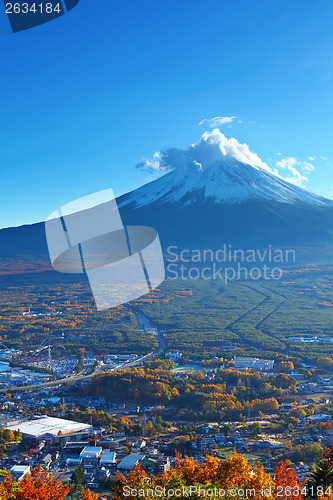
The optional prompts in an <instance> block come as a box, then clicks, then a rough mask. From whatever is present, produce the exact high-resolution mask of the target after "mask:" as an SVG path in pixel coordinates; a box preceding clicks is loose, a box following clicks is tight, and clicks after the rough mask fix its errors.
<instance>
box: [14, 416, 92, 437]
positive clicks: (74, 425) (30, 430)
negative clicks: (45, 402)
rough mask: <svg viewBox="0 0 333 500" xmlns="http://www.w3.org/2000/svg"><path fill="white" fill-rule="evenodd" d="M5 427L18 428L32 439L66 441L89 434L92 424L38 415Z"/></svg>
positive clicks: (16, 429) (23, 434)
mask: <svg viewBox="0 0 333 500" xmlns="http://www.w3.org/2000/svg"><path fill="white" fill-rule="evenodd" d="M6 428H7V429H10V430H12V431H13V432H14V431H18V430H20V431H21V433H22V436H23V437H25V438H32V439H53V438H54V439H56V440H59V441H60V440H63V441H67V440H69V439H73V436H75V437H76V439H77V440H79V439H81V438H82V437H83V436H84V435H85V434H89V433H90V432H91V430H92V426H91V425H88V424H82V423H80V422H73V421H72V420H65V419H62V418H54V417H48V416H44V417H39V418H36V419H34V420H27V421H22V422H16V423H15V424H12V425H8V426H6Z"/></svg>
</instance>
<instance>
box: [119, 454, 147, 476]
mask: <svg viewBox="0 0 333 500" xmlns="http://www.w3.org/2000/svg"><path fill="white" fill-rule="evenodd" d="M144 458H145V456H144V455H139V454H136V453H135V454H134V453H132V454H131V455H128V456H127V457H125V458H124V459H123V460H122V461H121V462H120V463H119V464H118V469H119V470H123V471H127V472H128V471H130V470H131V469H134V467H135V466H136V465H137V464H138V463H139V462H140V461H141V460H143V459H144Z"/></svg>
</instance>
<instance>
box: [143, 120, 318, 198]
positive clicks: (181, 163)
mask: <svg viewBox="0 0 333 500" xmlns="http://www.w3.org/2000/svg"><path fill="white" fill-rule="evenodd" d="M279 157H280V159H279V161H277V162H276V163H275V166H276V168H271V167H270V166H269V165H267V163H265V162H264V161H262V160H261V158H259V156H258V155H257V154H256V153H253V152H252V151H251V150H250V148H249V146H248V145H247V144H246V143H244V144H241V143H240V142H238V141H237V139H235V138H234V137H231V138H230V139H228V138H227V137H226V136H225V135H224V134H223V133H222V132H221V131H220V130H219V129H218V128H215V129H213V130H211V131H209V132H205V133H204V134H203V135H202V136H201V137H200V139H199V141H198V142H197V143H195V144H192V145H191V146H189V147H188V148H186V149H178V148H170V149H167V150H165V151H158V152H156V153H155V154H154V156H153V158H152V159H151V160H148V159H147V160H145V161H143V162H142V163H140V164H139V165H137V167H138V168H141V169H143V170H148V171H150V172H166V171H169V170H179V171H182V172H184V173H186V172H188V173H190V172H197V171H204V170H206V168H208V167H209V166H210V165H212V164H213V163H217V162H226V161H228V160H236V161H238V162H240V163H245V164H248V165H251V166H252V167H254V168H256V169H261V170H265V171H267V172H270V173H272V174H274V175H277V176H278V177H280V178H282V179H284V180H286V181H288V182H291V183H292V184H295V185H296V186H299V187H303V188H304V187H305V186H304V184H305V183H306V182H307V181H308V176H309V174H310V173H311V172H312V171H313V170H314V166H313V164H312V163H310V162H309V161H308V160H307V161H300V160H298V159H297V158H294V157H292V156H289V157H286V158H283V157H282V155H281V153H280V154H279Z"/></svg>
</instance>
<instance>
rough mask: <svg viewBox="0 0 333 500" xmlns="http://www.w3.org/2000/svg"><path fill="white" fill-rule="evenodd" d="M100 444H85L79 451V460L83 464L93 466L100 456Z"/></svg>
mask: <svg viewBox="0 0 333 500" xmlns="http://www.w3.org/2000/svg"><path fill="white" fill-rule="evenodd" d="M102 451H103V448H102V447H101V446H86V447H85V448H83V450H82V451H81V453H80V461H81V463H82V464H84V465H85V466H95V465H97V464H98V461H99V459H100V457H101V456H102Z"/></svg>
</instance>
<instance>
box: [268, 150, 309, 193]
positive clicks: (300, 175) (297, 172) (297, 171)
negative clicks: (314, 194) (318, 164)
mask: <svg viewBox="0 0 333 500" xmlns="http://www.w3.org/2000/svg"><path fill="white" fill-rule="evenodd" d="M276 166H277V167H278V168H281V169H283V170H288V171H289V172H290V174H291V175H288V176H287V177H285V178H284V179H285V180H286V181H288V182H291V183H292V184H295V185H296V186H299V187H303V188H304V187H305V186H304V182H307V181H308V180H309V179H308V175H309V174H310V173H311V172H312V171H313V170H314V166H313V165H312V163H309V162H307V161H299V160H298V159H297V158H294V157H292V156H289V157H288V158H282V160H279V161H277V162H276Z"/></svg>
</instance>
